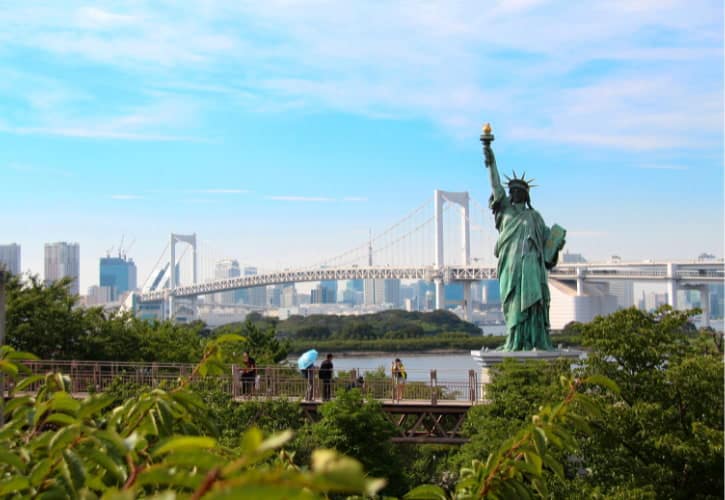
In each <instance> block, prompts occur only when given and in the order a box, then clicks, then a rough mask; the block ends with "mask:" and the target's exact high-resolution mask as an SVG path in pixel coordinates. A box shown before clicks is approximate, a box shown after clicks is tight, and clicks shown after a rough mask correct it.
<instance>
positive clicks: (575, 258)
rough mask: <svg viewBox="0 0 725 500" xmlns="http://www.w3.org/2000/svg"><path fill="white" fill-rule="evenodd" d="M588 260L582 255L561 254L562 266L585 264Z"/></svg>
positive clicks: (560, 261) (566, 252)
mask: <svg viewBox="0 0 725 500" xmlns="http://www.w3.org/2000/svg"><path fill="white" fill-rule="evenodd" d="M586 261H587V260H586V259H585V258H584V257H583V256H582V254H580V253H569V252H568V251H564V252H561V253H560V254H559V263H560V264H583V263H585V262H586Z"/></svg>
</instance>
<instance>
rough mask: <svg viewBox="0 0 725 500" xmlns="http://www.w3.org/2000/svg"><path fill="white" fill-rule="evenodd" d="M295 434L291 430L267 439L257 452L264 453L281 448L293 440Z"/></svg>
mask: <svg viewBox="0 0 725 500" xmlns="http://www.w3.org/2000/svg"><path fill="white" fill-rule="evenodd" d="M292 435H293V432H292V431H290V430H286V431H282V432H278V433H277V434H273V435H271V436H269V437H268V438H267V439H265V440H264V441H263V442H262V443H261V444H260V445H259V446H258V447H257V451H258V452H259V453H263V452H265V451H268V450H275V449H277V448H281V447H282V445H283V444H285V443H286V442H287V441H289V440H290V439H292Z"/></svg>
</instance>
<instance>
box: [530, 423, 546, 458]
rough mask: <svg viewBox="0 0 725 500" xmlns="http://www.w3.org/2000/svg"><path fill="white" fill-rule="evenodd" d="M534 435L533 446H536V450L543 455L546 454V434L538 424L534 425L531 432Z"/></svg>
mask: <svg viewBox="0 0 725 500" xmlns="http://www.w3.org/2000/svg"><path fill="white" fill-rule="evenodd" d="M532 434H533V436H534V446H536V452H537V453H538V454H539V455H541V456H544V455H545V454H546V434H545V433H544V431H543V429H541V427H538V426H534V432H532Z"/></svg>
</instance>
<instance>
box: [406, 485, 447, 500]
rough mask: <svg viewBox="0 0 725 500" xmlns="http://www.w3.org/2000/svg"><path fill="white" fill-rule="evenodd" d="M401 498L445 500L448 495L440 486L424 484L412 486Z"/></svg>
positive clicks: (409, 499) (408, 499)
mask: <svg viewBox="0 0 725 500" xmlns="http://www.w3.org/2000/svg"><path fill="white" fill-rule="evenodd" d="M403 498H404V499H405V500H431V499H435V500H438V499H440V500H446V499H447V498H448V495H447V494H446V490H444V489H443V488H441V487H440V486H436V485H434V484H424V485H422V486H418V487H416V488H413V489H412V490H410V491H409V492H408V493H406V494H405V495H403Z"/></svg>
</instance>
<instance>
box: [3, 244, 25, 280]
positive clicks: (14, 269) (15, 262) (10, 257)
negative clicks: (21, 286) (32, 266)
mask: <svg viewBox="0 0 725 500" xmlns="http://www.w3.org/2000/svg"><path fill="white" fill-rule="evenodd" d="M0 266H5V270H6V271H10V273H11V274H20V269H21V266H20V245H18V244H17V243H10V244H9V245H0Z"/></svg>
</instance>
